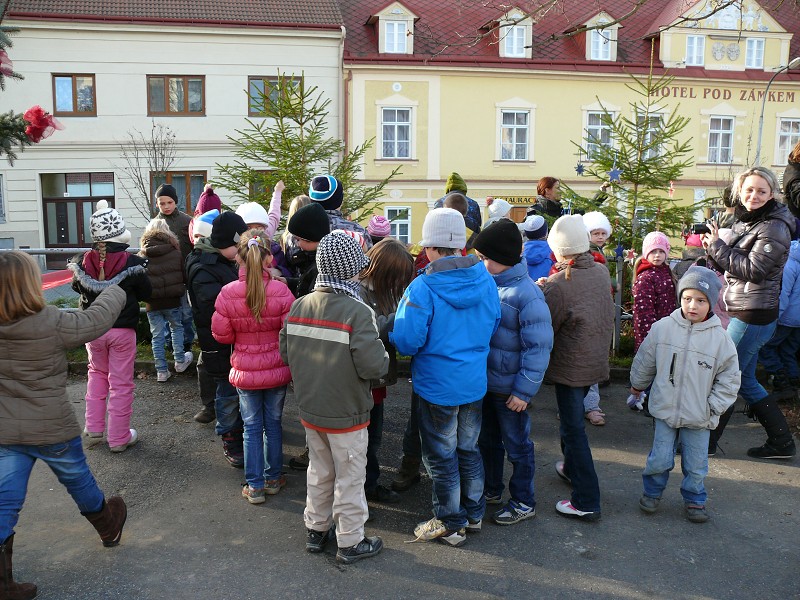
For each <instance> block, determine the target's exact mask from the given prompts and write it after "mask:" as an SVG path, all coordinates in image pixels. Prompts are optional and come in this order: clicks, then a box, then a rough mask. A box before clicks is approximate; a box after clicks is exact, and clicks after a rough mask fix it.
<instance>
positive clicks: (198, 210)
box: [194, 184, 222, 217]
mask: <svg viewBox="0 0 800 600" xmlns="http://www.w3.org/2000/svg"><path fill="white" fill-rule="evenodd" d="M215 208H216V209H217V210H222V200H220V199H219V196H217V195H216V194H215V193H214V188H213V187H210V185H209V184H206V189H204V190H203V193H202V194H200V198H198V199H197V205H196V206H195V207H194V216H196V217H199V216H200V215H202V214H204V213H207V212H208V211H210V210H214V209H215Z"/></svg>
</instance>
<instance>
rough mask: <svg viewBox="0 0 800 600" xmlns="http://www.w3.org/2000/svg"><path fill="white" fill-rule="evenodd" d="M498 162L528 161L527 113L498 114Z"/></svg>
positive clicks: (507, 111)
mask: <svg viewBox="0 0 800 600" xmlns="http://www.w3.org/2000/svg"><path fill="white" fill-rule="evenodd" d="M500 114H501V115H502V117H501V119H502V120H501V124H500V160H528V116H529V113H528V111H521V110H520V111H518V110H504V111H501V113H500Z"/></svg>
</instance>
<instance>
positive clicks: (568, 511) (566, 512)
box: [556, 500, 600, 521]
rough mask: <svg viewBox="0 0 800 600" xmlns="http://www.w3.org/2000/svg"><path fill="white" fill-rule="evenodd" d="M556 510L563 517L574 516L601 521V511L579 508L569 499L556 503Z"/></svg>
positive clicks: (585, 519)
mask: <svg viewBox="0 0 800 600" xmlns="http://www.w3.org/2000/svg"><path fill="white" fill-rule="evenodd" d="M556 511H558V514H560V515H561V516H563V517H572V518H575V519H580V520H581V521H599V520H600V511H597V512H592V511H585V510H578V509H577V508H575V507H574V506H572V502H570V501H569V500H562V501H561V502H559V503H558V504H556Z"/></svg>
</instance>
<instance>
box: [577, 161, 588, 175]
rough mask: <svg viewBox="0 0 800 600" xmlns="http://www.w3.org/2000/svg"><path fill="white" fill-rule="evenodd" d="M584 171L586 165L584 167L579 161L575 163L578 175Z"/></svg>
mask: <svg viewBox="0 0 800 600" xmlns="http://www.w3.org/2000/svg"><path fill="white" fill-rule="evenodd" d="M585 171H586V167H584V166H583V165H582V164H581V163H578V164H577V165H575V172H576V173H577V174H578V175H583V174H584V172H585Z"/></svg>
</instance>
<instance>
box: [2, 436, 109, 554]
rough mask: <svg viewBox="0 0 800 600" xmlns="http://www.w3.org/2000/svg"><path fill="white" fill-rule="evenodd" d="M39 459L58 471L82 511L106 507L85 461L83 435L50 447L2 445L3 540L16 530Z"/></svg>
mask: <svg viewBox="0 0 800 600" xmlns="http://www.w3.org/2000/svg"><path fill="white" fill-rule="evenodd" d="M37 458H38V459H41V460H43V461H44V462H45V463H47V466H48V467H50V469H51V470H52V471H53V473H55V474H56V477H58V480H59V481H60V482H61V484H62V485H63V486H64V487H66V488H67V491H68V492H69V493H70V495H71V496H72V499H73V500H75V504H77V505H78V509H79V510H80V511H81V513H84V514H86V513H94V512H97V511H99V510H100V509H101V508H103V500H104V499H105V497H104V496H103V492H102V491H100V488H99V487H97V482H96V481H95V480H94V476H93V475H92V472H91V471H90V470H89V465H88V464H87V463H86V455H85V454H84V453H83V445H82V443H81V438H80V436H78V437H74V438H72V439H71V440H69V441H66V442H60V443H58V444H51V445H49V446H28V445H23V444H15V445H11V446H0V541H2V540H5V539H6V538H7V537H8V536H10V535H11V534H12V533H14V526H15V525H16V524H17V521H18V520H19V511H20V510H22V505H23V504H24V502H25V494H26V492H27V490H28V479H29V478H30V476H31V470H32V469H33V465H34V463H35V462H36V459H37Z"/></svg>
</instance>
